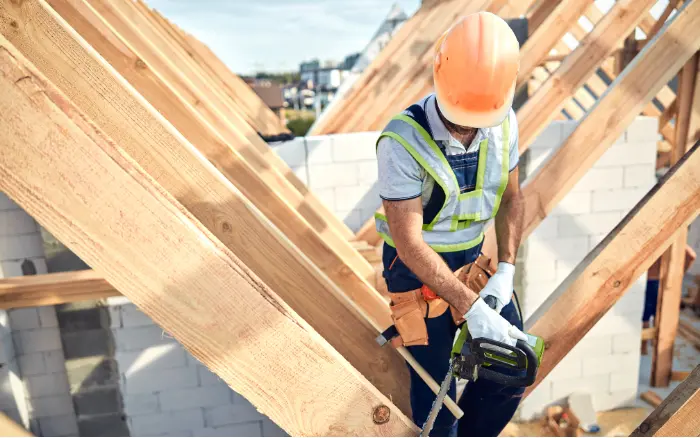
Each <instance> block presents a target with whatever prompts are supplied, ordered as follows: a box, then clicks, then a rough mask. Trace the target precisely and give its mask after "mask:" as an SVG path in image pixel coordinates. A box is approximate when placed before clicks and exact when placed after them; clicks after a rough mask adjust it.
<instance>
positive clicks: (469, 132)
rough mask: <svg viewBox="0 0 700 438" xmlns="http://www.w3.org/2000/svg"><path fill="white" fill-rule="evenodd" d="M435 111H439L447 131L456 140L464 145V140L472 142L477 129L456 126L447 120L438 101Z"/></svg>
mask: <svg viewBox="0 0 700 438" xmlns="http://www.w3.org/2000/svg"><path fill="white" fill-rule="evenodd" d="M435 109H436V110H437V113H438V115H439V116H440V120H442V123H443V124H444V125H445V128H447V131H448V132H449V133H450V134H451V135H452V136H453V137H454V138H456V139H457V140H459V141H460V142H462V143H464V140H468V141H470V142H471V140H472V138H473V136H474V135H475V134H476V131H477V128H472V127H470V126H460V125H455V124H454V123H452V122H450V121H449V120H447V118H446V117H445V116H444V115H443V114H442V111H440V107H439V106H438V104H437V100H436V101H435Z"/></svg>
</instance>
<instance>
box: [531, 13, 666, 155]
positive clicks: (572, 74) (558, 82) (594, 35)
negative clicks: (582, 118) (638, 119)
mask: <svg viewBox="0 0 700 438" xmlns="http://www.w3.org/2000/svg"><path fill="white" fill-rule="evenodd" d="M654 3H656V0H623V1H619V2H616V3H615V4H614V6H613V7H612V8H611V9H610V11H608V13H607V14H606V15H605V16H604V17H603V19H602V20H601V21H600V22H599V23H598V24H597V25H596V27H595V28H594V29H593V30H592V31H591V33H590V34H589V35H588V36H587V37H586V39H584V40H583V41H582V42H581V44H580V45H579V46H578V47H577V48H576V50H574V51H573V52H572V53H571V55H569V56H568V57H567V58H566V59H565V60H564V61H563V62H562V64H561V66H560V67H559V69H558V70H557V71H556V72H555V73H554V74H553V75H552V76H551V77H550V78H549V80H548V81H547V82H545V83H544V84H543V85H542V87H540V88H539V89H538V90H537V91H536V92H535V94H534V95H533V96H531V97H530V99H528V101H527V102H526V103H525V105H523V107H522V108H521V109H520V110H519V111H518V124H519V127H520V143H519V145H520V151H521V153H522V152H523V151H525V150H526V149H527V148H528V147H529V145H530V144H531V143H532V142H533V141H534V140H535V138H537V136H538V135H539V134H540V133H541V132H542V130H544V129H545V128H546V127H547V125H549V123H550V122H551V121H552V119H553V118H554V116H555V115H556V113H557V112H558V111H559V109H560V108H561V107H562V105H563V104H564V102H566V100H567V99H568V98H569V97H570V96H571V95H572V94H574V92H575V91H576V90H577V89H579V88H580V87H581V86H583V84H584V83H585V81H586V80H587V79H588V78H589V77H590V76H591V75H592V74H593V73H594V72H595V70H596V69H597V67H598V66H599V65H600V63H601V62H603V60H605V58H606V57H607V56H608V55H609V54H610V53H611V52H612V51H613V50H614V49H615V48H616V46H617V44H619V43H620V42H621V41H622V40H623V39H624V38H625V35H629V33H630V32H632V30H633V29H634V28H635V27H636V26H637V24H638V23H639V21H640V20H641V19H642V16H643V15H644V14H645V13H646V12H647V11H648V10H649V8H651V7H652V6H653V5H654Z"/></svg>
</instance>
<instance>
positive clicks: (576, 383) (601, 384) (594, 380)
mask: <svg viewBox="0 0 700 438" xmlns="http://www.w3.org/2000/svg"><path fill="white" fill-rule="evenodd" d="M609 389H610V377H609V375H608V374H604V375H599V376H590V377H587V378H585V379H582V378H581V377H576V378H573V379H563V380H556V381H553V382H552V398H553V399H554V400H559V399H563V398H566V397H568V396H569V395H570V394H571V393H572V392H576V391H586V392H589V393H599V392H608V391H609Z"/></svg>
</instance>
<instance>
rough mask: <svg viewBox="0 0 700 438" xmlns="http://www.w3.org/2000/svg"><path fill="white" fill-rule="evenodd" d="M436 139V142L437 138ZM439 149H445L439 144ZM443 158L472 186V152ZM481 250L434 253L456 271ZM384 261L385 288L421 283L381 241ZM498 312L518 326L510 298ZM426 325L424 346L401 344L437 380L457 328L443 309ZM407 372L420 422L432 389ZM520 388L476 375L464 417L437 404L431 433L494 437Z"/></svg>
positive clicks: (437, 197)
mask: <svg viewBox="0 0 700 438" xmlns="http://www.w3.org/2000/svg"><path fill="white" fill-rule="evenodd" d="M408 111H409V112H410V113H411V117H412V118H413V119H414V120H416V122H418V123H419V124H420V125H421V126H423V128H424V129H425V130H426V131H428V132H429V133H431V135H432V131H431V129H430V125H429V124H428V120H427V117H426V115H425V110H424V109H423V108H422V107H421V106H420V105H418V104H415V105H413V106H411V107H409V108H408ZM438 144H439V143H438ZM440 148H441V150H442V152H443V154H445V150H444V147H443V146H442V145H440ZM445 158H446V159H447V162H448V163H449V164H450V167H451V168H452V170H453V171H454V173H455V176H456V177H457V181H458V182H459V186H460V190H461V192H462V193H464V192H468V191H471V190H473V189H474V187H475V185H476V174H477V165H478V151H477V152H473V153H467V154H462V155H450V156H448V155H446V154H445ZM435 187H436V188H435V190H433V193H432V194H431V196H430V200H429V201H428V204H427V205H426V206H425V208H424V210H423V216H424V223H426V224H428V223H430V222H431V220H432V219H433V218H434V217H435V215H436V214H437V213H438V211H439V210H440V208H441V206H442V204H443V201H444V196H445V195H444V193H443V192H442V190H441V189H440V188H439V186H438V185H437V184H436V185H435ZM480 252H481V244H479V245H477V246H476V247H474V248H471V249H468V250H465V251H457V252H449V253H439V254H440V255H441V256H442V258H443V259H444V260H445V262H446V263H447V265H448V266H449V267H450V269H452V271H456V270H457V269H459V268H461V267H462V266H464V265H466V264H469V263H471V262H473V261H475V260H476V258H477V256H478V255H479V254H480ZM382 261H383V264H384V272H383V275H384V279H385V280H386V284H387V287H388V290H389V292H392V293H398V292H407V291H411V290H415V289H419V288H420V287H421V286H422V285H423V283H422V282H421V281H420V280H419V279H418V278H417V277H416V276H415V275H414V274H413V273H412V272H411V271H410V270H409V269H408V268H407V267H406V265H404V264H403V262H402V261H401V259H399V258H398V255H397V253H396V249H395V248H392V247H391V246H389V245H388V244H386V243H384V253H383V256H382ZM501 315H502V316H503V317H504V318H505V319H506V320H508V321H509V322H510V323H511V324H513V325H515V326H516V327H518V328H519V329H520V330H522V329H523V326H522V321H521V320H520V317H519V315H518V311H517V310H516V308H515V306H514V304H513V302H512V301H511V302H510V303H509V304H508V305H507V306H505V307H504V308H503V310H502V311H501ZM425 322H426V325H427V328H428V339H429V340H428V342H429V345H427V346H409V347H406V348H407V349H408V350H409V351H410V353H411V354H412V355H413V356H414V357H415V358H416V360H417V361H418V363H420V364H421V365H422V366H423V367H424V368H425V369H426V371H427V372H428V373H429V374H430V375H431V376H432V377H433V379H435V381H436V382H437V383H438V384H440V383H441V382H442V380H443V379H444V377H445V375H446V374H447V370H448V366H449V360H450V352H451V350H452V344H453V341H454V336H455V333H456V331H457V326H456V325H455V323H454V321H453V319H452V315H451V313H450V312H449V311H446V312H445V313H443V314H442V315H440V316H438V317H435V318H427V319H426V320H425ZM409 371H410V376H411V391H410V396H411V409H412V410H413V421H414V422H415V423H416V424H417V425H418V427H422V426H423V423H424V422H425V419H426V418H427V416H428V413H429V412H430V408H431V407H432V404H433V401H434V400H435V394H434V393H433V391H431V390H430V388H429V387H428V386H427V385H426V384H425V383H424V382H423V380H422V379H421V378H420V377H419V376H418V375H417V374H416V373H415V371H413V369H412V368H411V367H409ZM523 392H524V390H523V389H522V388H514V387H506V386H502V385H498V384H496V383H493V382H490V381H487V380H484V379H479V380H477V381H476V382H470V383H468V384H467V387H466V389H465V392H464V394H463V396H462V398H461V399H460V401H459V407H460V408H461V409H462V410H463V411H464V417H462V419H461V420H460V421H459V422H458V423H459V424H457V422H456V421H455V417H454V416H453V415H452V413H451V412H450V411H449V410H448V409H447V408H443V409H441V411H440V414H439V415H438V417H437V419H436V421H435V425H434V427H433V430H432V432H431V434H430V435H431V436H497V435H498V434H499V433H500V432H501V430H502V429H503V428H504V427H505V426H506V424H507V423H508V421H510V419H511V418H512V416H513V414H514V413H515V410H516V408H517V407H518V404H519V403H520V399H521V397H522V394H523ZM448 394H449V395H450V397H451V398H452V399H453V400H454V398H455V394H456V386H455V382H454V381H453V382H452V386H451V387H450V391H449V393H448Z"/></svg>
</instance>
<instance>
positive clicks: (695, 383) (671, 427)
mask: <svg viewBox="0 0 700 438" xmlns="http://www.w3.org/2000/svg"><path fill="white" fill-rule="evenodd" d="M699 411H700V365H698V366H696V367H695V369H694V370H693V372H692V373H691V374H690V376H688V378H687V379H685V381H683V382H682V383H681V384H680V385H678V387H677V388H676V389H674V390H673V392H671V394H669V395H668V397H666V398H665V399H664V401H663V402H662V403H661V404H660V405H659V406H658V407H657V408H656V409H654V412H652V413H651V414H649V416H648V417H647V419H646V420H644V421H642V423H641V424H640V425H639V426H638V427H637V428H636V429H635V430H634V432H632V434H631V435H630V436H631V437H644V436H700V415H698V412H699Z"/></svg>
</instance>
